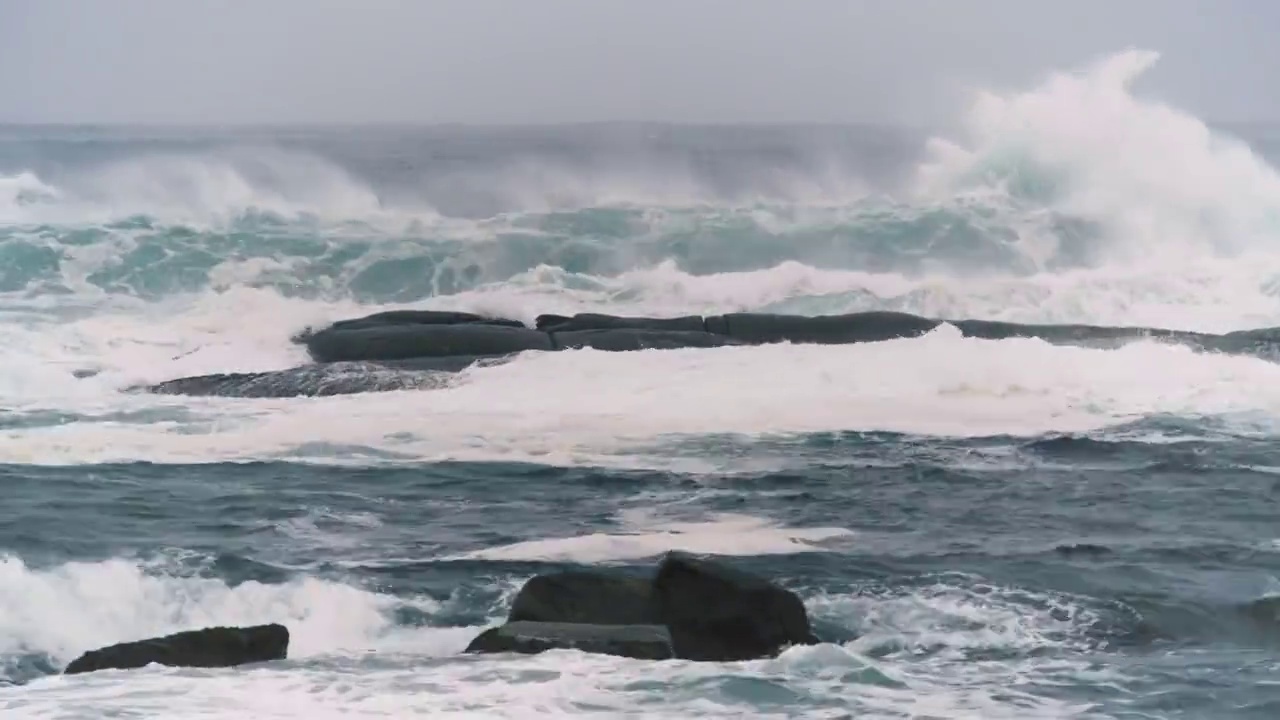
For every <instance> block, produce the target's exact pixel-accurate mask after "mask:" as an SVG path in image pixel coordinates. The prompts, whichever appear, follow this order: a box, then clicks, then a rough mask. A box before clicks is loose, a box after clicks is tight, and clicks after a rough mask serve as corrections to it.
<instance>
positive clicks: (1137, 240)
mask: <svg viewBox="0 0 1280 720" xmlns="http://www.w3.org/2000/svg"><path fill="white" fill-rule="evenodd" d="M1158 59H1159V54H1158V53H1155V52H1151V51H1144V50H1128V51H1125V52H1121V53H1118V54H1115V55H1112V56H1109V57H1106V58H1103V59H1101V60H1100V61H1098V62H1095V63H1093V64H1091V65H1089V66H1087V67H1085V68H1084V69H1083V70H1081V71H1078V72H1059V73H1054V74H1052V75H1051V76H1049V77H1048V78H1047V79H1046V80H1045V81H1044V82H1043V83H1042V84H1041V85H1039V86H1038V87H1036V88H1035V89H1033V90H1030V91H1027V92H1020V93H1010V94H998V93H995V92H989V91H987V92H982V93H979V94H978V95H977V97H976V98H975V101H974V103H973V105H972V107H971V108H970V109H969V111H968V113H967V114H966V115H965V116H964V118H963V137H962V138H960V139H958V140H955V141H949V140H944V139H935V140H933V141H932V142H931V143H930V144H929V147H928V150H929V152H930V156H931V159H930V161H929V162H927V163H925V164H924V165H922V166H921V167H920V168H919V172H918V175H917V182H918V185H917V188H916V189H917V191H918V193H919V194H920V195H921V196H922V197H931V198H944V199H945V198H951V197H955V196H956V195H958V194H968V195H979V196H981V195H984V194H985V195H987V196H995V197H999V198H1001V199H1003V200H1005V201H1007V202H1009V203H1010V204H1011V205H1012V206H1013V207H1016V208H1021V209H1024V210H1026V209H1038V210H1046V209H1051V210H1054V211H1057V212H1061V213H1064V214H1066V215H1069V216H1072V217H1077V218H1082V219H1085V220H1088V221H1090V222H1094V223H1097V224H1098V226H1099V227H1100V228H1101V229H1102V233H1101V235H1100V236H1099V237H1098V239H1097V242H1095V243H1092V244H1091V245H1090V246H1089V247H1088V248H1087V250H1088V251H1089V255H1090V256H1091V257H1090V260H1091V263H1092V264H1095V265H1108V264H1138V265H1142V266H1144V267H1147V268H1148V269H1151V270H1152V271H1154V268H1153V267H1152V266H1153V264H1157V263H1158V264H1159V265H1161V266H1164V267H1165V268H1169V267H1173V268H1182V267H1186V266H1187V265H1188V264H1192V263H1195V262H1197V261H1199V260H1203V259H1205V258H1214V257H1232V256H1236V255H1240V254H1245V253H1251V252H1261V253H1266V254H1273V253H1272V247H1273V244H1274V242H1275V240H1276V238H1277V237H1278V236H1280V174H1277V172H1276V171H1275V169H1274V168H1272V167H1270V166H1269V165H1268V164H1267V163H1266V162H1265V161H1263V160H1262V159H1261V158H1260V157H1258V156H1257V155H1255V154H1254V153H1253V152H1252V151H1251V150H1250V149H1249V147H1248V146H1247V145H1246V144H1245V143H1243V142H1241V141H1239V140H1236V139H1234V138H1231V137H1228V136H1226V135H1224V134H1223V133H1220V132H1216V131H1214V130H1211V129H1210V128H1209V127H1208V126H1207V125H1206V124H1205V123H1204V122H1203V121H1201V120H1200V119H1199V118H1196V117H1194V116H1192V115H1190V114H1188V113H1186V112H1184V111H1181V110H1179V109H1177V108H1174V107H1171V106H1169V105H1166V104H1163V103H1159V102H1155V101H1152V100H1148V99H1143V98H1141V97H1139V96H1137V95H1135V94H1134V92H1133V91H1132V86H1133V85H1134V83H1136V82H1137V80H1138V79H1139V78H1140V77H1141V76H1142V75H1143V74H1145V73H1146V72H1148V71H1149V70H1150V69H1151V68H1152V67H1153V66H1154V65H1155V64H1156V62H1157V60H1158ZM1034 239H1035V240H1039V241H1045V240H1052V239H1053V238H1051V237H1046V236H1043V235H1042V236H1039V237H1036V238H1034ZM1028 249H1029V250H1030V251H1032V253H1033V254H1034V255H1035V256H1037V257H1038V258H1040V259H1041V260H1042V261H1043V260H1045V259H1046V258H1047V257H1049V256H1050V255H1051V254H1052V253H1053V252H1054V251H1056V250H1058V249H1059V247H1057V246H1056V244H1055V243H1052V242H1049V243H1044V242H1041V243H1038V244H1034V243H1033V244H1032V247H1030V248H1028Z"/></svg>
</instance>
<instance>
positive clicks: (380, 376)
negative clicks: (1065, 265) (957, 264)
mask: <svg viewBox="0 0 1280 720" xmlns="http://www.w3.org/2000/svg"><path fill="white" fill-rule="evenodd" d="M943 323H948V324H950V325H952V326H954V327H955V328H956V329H957V330H959V331H960V333H961V334H962V335H964V336H965V337H972V338H982V339H990V340H1001V339H1007V338H1036V339H1039V340H1043V341H1045V342H1050V343H1057V344H1064V345H1087V346H1096V347H1114V346H1116V345H1119V344H1122V343H1126V342H1131V341H1134V340H1141V339H1159V340H1162V341H1165V342H1176V343H1181V344H1184V345H1187V346H1190V347H1193V348H1196V349H1201V350H1211V351H1217V352H1225V353H1238V354H1249V355H1256V356H1262V357H1266V358H1268V359H1280V328H1263V329H1259V330H1243V331H1237V332H1231V333H1226V334H1222V335H1214V334H1208V333H1197V332H1188V331H1182V330H1166V329H1160V328H1144V327H1105V326H1098V325H1031V324H1023V323H1011V322H997V321H989V320H942V319H935V318H926V317H921V316H919V315H912V314H910V313H902V312H889V311H870V312H857V313H848V314H844V315H820V316H815V317H806V316H800V315H781V314H774V313H728V314H724V315H709V316H706V317H703V316H700V315H687V316H681V317H669V318H650V317H626V316H615V315H601V314H598V313H581V314H577V315H572V316H566V315H539V316H537V319H536V321H535V327H532V328H530V327H526V326H525V325H524V323H521V322H520V321H518V320H510V319H506V318H494V317H485V316H482V315H477V314H472V313H465V312H452V311H431V310H396V311H391V312H382V313H375V314H373V315H369V316H366V317H361V318H354V319H350V320H341V321H338V322H335V323H333V324H332V325H330V326H328V327H326V328H323V329H320V330H311V329H308V330H306V331H305V332H302V333H299V334H298V335H296V336H294V338H293V339H294V341H295V342H298V343H301V344H303V345H305V346H306V348H307V352H308V354H309V355H310V356H311V359H312V360H314V361H315V362H316V363H318V365H313V366H308V367H302V368H293V369H290V370H281V371H276V372H273V373H247V374H229V375H206V376H201V377H194V378H177V379H174V380H169V381H166V382H163V383H157V384H154V385H150V386H146V387H143V388H137V389H142V390H146V391H148V392H156V393H169V394H181V395H219V396H224V397H291V396H298V395H338V394H348V393H359V392H378V391H386V390H402V389H421V388H432V387H438V386H439V385H440V383H439V382H437V381H435V380H431V379H426V380H424V379H422V378H421V377H420V375H421V374H422V373H424V372H457V371H460V370H463V369H466V368H469V367H471V366H473V365H475V364H477V363H481V362H485V361H488V360H492V359H496V358H513V357H516V356H517V355H519V354H520V353H523V352H527V351H531V350H532V351H541V352H552V351H563V350H578V349H585V348H590V349H594V350H601V351H607V352H628V351H636V350H669V349H679V348H712V347H721V346H726V345H761V344H767V343H782V342H790V343H806V344H823V345H832V344H849V343H863V342H880V341H885V340H896V339H904V338H914V337H919V336H921V335H923V334H925V333H927V332H929V331H930V330H933V329H935V328H937V327H938V326H939V325H942V324H943ZM338 363H344V364H347V365H351V364H357V363H358V364H362V365H363V366H364V367H365V368H367V369H365V370H363V371H359V372H356V373H348V375H347V376H346V377H341V378H336V377H334V379H333V381H332V382H330V381H328V378H330V377H333V376H334V373H330V372H328V371H320V372H311V373H308V369H309V368H311V369H314V368H326V367H328V366H330V365H334V364H338ZM414 363H417V364H419V367H413V366H412V364H414ZM397 364H402V365H403V366H402V367H396V365H397ZM373 365H377V366H379V367H378V368H375V367H373ZM433 365H434V367H432V366H433ZM361 372H363V373H364V374H366V375H368V377H367V378H361V377H359V374H360V373H361ZM415 373H417V374H418V375H419V376H418V377H415V376H414V374H415Z"/></svg>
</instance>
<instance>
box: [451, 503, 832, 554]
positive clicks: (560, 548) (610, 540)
mask: <svg viewBox="0 0 1280 720" xmlns="http://www.w3.org/2000/svg"><path fill="white" fill-rule="evenodd" d="M619 519H620V520H621V521H622V522H621V524H622V525H623V528H621V529H619V530H618V531H617V532H595V533H589V534H585V535H578V536H575V537H564V538H546V539H540V540H529V541H525V542H519V543H513V544H511V545H500V546H497V547H490V548H485V549H483V550H476V551H473V552H468V553H462V554H459V555H456V556H452V557H450V558H448V559H459V560H461V559H465V560H542V561H552V562H554V561H560V562H580V563H603V562H613V561H623V562H629V561H635V560H641V559H644V558H651V557H656V556H658V555H661V554H663V553H665V552H667V551H668V550H684V551H687V552H694V553H699V554H705V555H746V556H751V555H785V554H791V553H803V552H823V551H824V550H826V549H827V548H826V547H825V546H824V541H828V540H833V539H837V538H847V537H849V536H851V535H852V534H853V533H852V532H851V531H850V530H847V529H845V528H832V527H808V528H787V527H780V526H778V524H777V523H775V522H773V521H771V520H768V519H766V518H757V517H751V516H748V515H739V514H732V513H723V514H717V515H714V516H712V517H709V518H707V519H705V520H701V521H678V522H677V521H671V520H665V521H664V520H662V519H660V518H655V517H653V516H652V513H650V512H649V511H645V510H642V511H631V512H623V513H620V518H619Z"/></svg>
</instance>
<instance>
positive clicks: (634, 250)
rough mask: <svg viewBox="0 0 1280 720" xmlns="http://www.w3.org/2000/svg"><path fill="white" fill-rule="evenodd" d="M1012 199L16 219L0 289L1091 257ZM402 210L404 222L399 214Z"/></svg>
mask: <svg viewBox="0 0 1280 720" xmlns="http://www.w3.org/2000/svg"><path fill="white" fill-rule="evenodd" d="M1011 212H1012V211H1011V210H1010V209H1009V208H1007V207H990V206H966V205H962V204H958V203H957V204H949V205H940V206H934V207H927V206H925V207H921V206H911V205H904V204H900V203H890V202H883V201H864V202H858V203H851V204H849V205H847V206H843V207H798V206H795V205H781V204H776V203H773V204H770V203H758V204H755V205H753V206H747V207H732V206H722V207H716V206H699V207H658V206H653V207H593V208H581V209H572V210H562V211H553V212H530V213H513V214H506V215H503V216H500V217H496V218H492V219H487V220H480V221H475V220H469V219H467V220H449V219H447V218H429V219H426V220H425V221H424V220H421V219H414V220H401V221H400V222H399V223H398V224H397V225H396V226H395V227H386V226H385V225H386V223H387V221H386V220H385V219H384V220H382V221H381V222H382V223H383V226H382V227H378V226H376V225H374V224H371V223H369V222H367V221H349V222H341V221H339V222H319V221H315V220H312V221H310V222H308V221H306V220H305V219H303V220H299V219H296V218H290V219H284V218H280V217H276V216H271V215H264V214H245V215H242V216H240V217H236V218H233V219H232V220H231V221H229V222H225V223H220V224H219V225H218V226H215V227H210V226H205V227H198V226H193V225H187V224H175V223H172V222H162V221H160V220H158V219H155V218H150V217H146V216H135V217H131V218H127V219H124V220H119V221H112V222H107V223H102V224H94V225H86V226H74V225H73V226H68V225H59V224H52V223H45V224H32V225H15V226H10V227H7V228H4V229H0V268H3V269H2V270H0V292H4V293H10V294H19V295H28V296H29V295H33V294H36V295H44V294H58V293H82V292H88V293H98V292H101V293H107V294H112V295H126V296H132V297H137V298H143V299H158V298H162V297H164V296H167V295H174V294H186V293H198V292H202V291H206V290H218V289H225V288H226V287H228V286H229V285H233V284H240V285H245V286H250V287H258V288H271V289H273V290H275V291H276V292H279V293H281V294H282V295H285V296H288V297H303V298H317V299H318V298H350V299H354V300H357V301H360V302H371V303H389V302H395V303H404V302H414V301H420V300H425V299H428V298H431V297H433V296H438V295H452V294H455V293H458V292H461V291H465V290H471V289H475V288H477V287H480V286H483V285H487V284H492V283H502V282H507V281H512V280H513V279H516V278H520V277H522V276H525V275H527V274H529V273H532V272H534V271H536V270H538V269H539V268H549V269H552V270H554V271H555V272H557V273H559V274H561V275H563V276H565V277H579V278H581V279H583V281H587V282H589V279H590V278H592V277H612V276H617V275H619V274H622V273H625V272H628V271H633V270H637V269H642V268H652V267H655V266H658V265H663V264H666V265H668V266H671V267H674V268H676V269H678V270H680V271H682V272H684V273H688V274H691V275H713V274H716V273H729V272H749V271H757V270H764V269H767V268H770V267H774V266H777V265H779V264H782V263H787V262H796V263H801V264H804V265H807V266H810V267H813V268H818V269H832V270H858V271H864V272H873V273H901V274H904V275H907V276H911V275H920V274H922V273H928V272H930V271H937V270H940V269H942V270H946V271H947V272H949V273H953V274H961V275H963V274H966V273H981V272H990V271H997V272H1001V273H1009V274H1013V275H1024V274H1028V273H1034V272H1037V271H1041V270H1044V269H1046V266H1047V267H1048V268H1053V267H1062V266H1064V265H1071V264H1079V263H1081V262H1084V261H1085V259H1086V257H1087V248H1088V245H1089V243H1090V242H1091V241H1094V240H1096V239H1097V238H1099V237H1100V234H1099V231H1098V229H1097V228H1096V227H1094V226H1092V225H1091V224H1090V223H1088V222H1084V221H1079V220H1072V219H1070V218H1065V217H1057V216H1052V215H1050V216H1046V217H1044V218H1037V219H1036V225H1037V227H1035V228H1034V232H1036V233H1038V234H1040V236H1041V239H1043V240H1047V241H1049V242H1052V243H1053V244H1055V245H1057V246H1058V247H1059V248H1060V249H1059V250H1058V251H1057V252H1055V253H1054V254H1053V255H1051V256H1049V257H1048V258H1045V259H1044V260H1043V261H1041V260H1039V259H1037V258H1034V257H1031V256H1029V254H1028V253H1027V252H1026V248H1025V247H1024V246H1023V244H1022V241H1023V239H1022V237H1020V233H1021V232H1025V229H1023V228H1018V227H1015V226H1014V224H1013V223H1011V222H1009V219H1008V218H1009V215H1010V213H1011ZM397 220H399V219H397Z"/></svg>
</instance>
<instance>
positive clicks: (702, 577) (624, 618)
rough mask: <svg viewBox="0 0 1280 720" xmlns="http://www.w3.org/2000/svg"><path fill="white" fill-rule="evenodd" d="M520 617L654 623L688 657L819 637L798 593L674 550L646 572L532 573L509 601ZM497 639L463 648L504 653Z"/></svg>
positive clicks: (767, 651) (770, 651)
mask: <svg viewBox="0 0 1280 720" xmlns="http://www.w3.org/2000/svg"><path fill="white" fill-rule="evenodd" d="M518 622H533V623H535V624H539V625H541V624H552V625H557V626H558V625H566V624H580V625H592V626H609V627H619V626H627V627H650V626H654V625H658V626H662V627H665V628H666V629H667V631H668V632H669V633H670V638H671V645H672V651H673V656H674V657H677V658H681V659H686V660H708V661H733V660H750V659H756V658H765V657H773V656H775V655H777V654H778V653H779V652H781V651H782V650H783V649H784V648H786V647H787V646H790V645H811V644H815V643H818V642H820V640H819V639H818V638H817V637H816V636H814V634H813V631H812V628H811V625H810V623H809V616H808V613H807V612H806V611H805V607H804V604H803V603H802V602H801V601H800V598H799V597H798V596H797V595H795V593H792V592H791V591H789V590H786V589H784V588H782V587H780V586H778V585H776V584H775V583H772V582H770V581H768V580H766V579H764V578H761V577H758V576H756V575H752V574H750V573H746V572H743V571H740V570H736V569H734V568H731V567H728V566H727V565H724V564H722V563H720V562H716V561H713V560H708V559H704V558H697V557H694V556H692V555H689V554H687V553H683V552H675V551H673V552H669V553H667V555H666V556H665V557H664V558H663V560H662V562H661V564H660V565H659V566H658V569H657V572H656V573H655V574H654V575H653V576H652V577H650V578H647V579H646V578H639V577H633V576H629V575H624V574H621V573H613V572H607V571H570V572H558V573H549V574H546V575H538V576H535V577H534V578H532V579H531V580H529V582H527V583H525V586H524V587H523V588H521V589H520V592H519V594H517V595H516V599H515V601H514V603H513V604H512V608H511V613H510V616H509V618H508V623H518ZM486 632H491V631H486ZM606 636H607V634H606ZM495 643H497V641H496V640H494V639H492V638H490V639H487V640H486V641H485V642H483V643H478V644H476V643H473V647H472V648H468V650H469V651H472V652H501V650H496V649H493V648H495V647H498V645H496V644H495ZM524 647H537V644H536V643H525V645H524ZM556 647H566V646H564V645H557V646H556ZM575 647H579V648H580V649H583V650H587V647H584V646H581V645H578V646H575ZM614 654H624V653H614ZM628 657H635V655H628Z"/></svg>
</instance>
